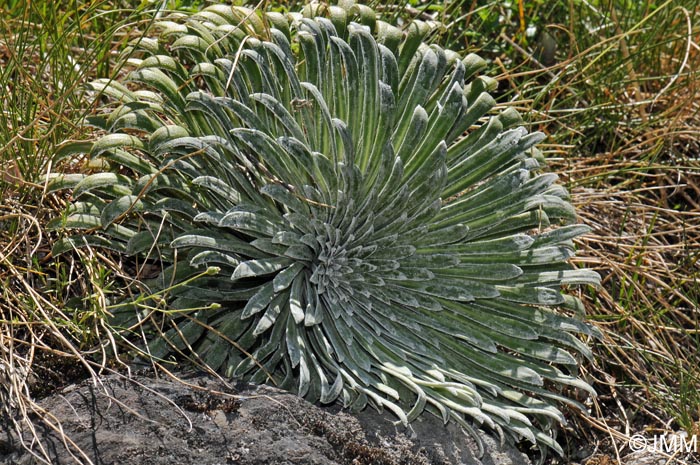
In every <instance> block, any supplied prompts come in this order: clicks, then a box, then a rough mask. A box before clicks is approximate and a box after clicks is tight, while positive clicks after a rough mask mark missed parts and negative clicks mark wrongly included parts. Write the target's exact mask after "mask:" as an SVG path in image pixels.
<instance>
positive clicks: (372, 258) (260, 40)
mask: <svg viewBox="0 0 700 465" xmlns="http://www.w3.org/2000/svg"><path fill="white" fill-rule="evenodd" d="M159 27H160V33H159V35H158V37H157V38H145V39H142V40H140V42H139V43H138V44H137V45H136V46H135V47H136V48H135V49H134V50H133V55H132V57H131V58H130V64H131V65H132V66H133V67H134V69H133V71H131V72H130V74H129V78H128V81H129V82H128V83H120V82H117V81H97V82H95V83H93V84H92V87H93V88H94V89H95V90H96V91H99V93H100V95H104V96H107V97H108V98H109V99H110V102H112V103H110V104H109V105H107V106H105V107H104V110H103V111H102V112H101V113H100V114H99V115H96V116H95V117H93V118H92V119H91V123H92V124H93V125H95V126H98V127H100V128H102V129H103V130H104V131H106V133H107V134H106V135H104V136H102V137H101V138H99V139H98V140H97V141H96V142H94V143H89V144H85V143H79V144H69V145H66V147H64V148H63V150H62V152H61V153H63V154H66V153H71V152H76V151H88V152H89V153H90V154H91V156H92V157H93V158H94V159H99V160H102V161H103V162H105V163H107V164H108V166H109V169H107V170H105V171H104V172H102V173H95V174H86V175H64V176H59V177H57V178H55V179H54V180H53V181H52V188H53V189H60V188H65V187H73V193H74V196H75V198H76V199H77V200H76V202H75V203H74V204H73V205H72V207H71V210H70V211H69V212H68V214H67V215H66V217H65V218H63V219H62V220H61V221H60V223H61V225H62V226H64V227H70V228H78V229H84V230H91V231H94V230H97V233H95V234H92V233H85V234H74V235H72V236H70V237H68V238H67V239H66V240H65V241H64V242H62V243H60V244H58V245H57V247H56V252H61V251H63V250H67V249H69V248H70V247H74V246H80V245H85V244H87V245H91V246H101V247H109V248H112V249H115V250H117V251H121V252H125V253H128V254H131V255H135V256H140V257H149V258H155V257H158V259H159V260H161V262H162V263H164V264H165V265H164V269H163V271H162V273H161V275H160V276H159V278H158V279H156V280H153V281H151V282H149V283H148V284H149V285H150V286H151V290H152V291H153V292H159V293H162V294H163V295H165V296H167V297H168V302H169V305H170V306H169V309H170V311H168V312H163V313H162V314H160V313H158V314H157V315H156V316H153V314H152V313H151V314H150V315H151V320H150V321H151V324H152V325H153V326H154V327H158V328H164V329H163V331H164V332H163V333H162V335H161V337H158V338H155V340H154V341H153V342H152V344H151V351H152V353H153V354H155V355H159V356H165V355H167V353H168V352H171V351H173V350H176V351H181V352H187V351H189V350H192V351H194V353H195V354H196V356H197V357H199V359H200V360H201V361H203V362H204V363H206V364H208V365H209V366H210V367H212V368H214V369H216V370H219V371H221V372H223V373H225V374H227V375H233V376H237V377H241V378H244V379H248V380H252V381H254V382H274V383H276V384H278V385H279V386H282V387H284V388H285V389H289V390H292V391H295V392H298V393H299V395H301V396H304V397H306V398H308V399H309V400H312V401H321V402H332V401H334V400H336V399H342V401H343V402H344V404H345V405H346V406H351V407H353V408H363V407H364V406H365V405H366V404H368V403H369V404H371V405H374V406H375V407H379V408H382V407H384V408H389V409H391V410H392V411H393V412H395V414H396V415H397V416H398V417H399V419H400V420H401V421H403V422H408V421H411V420H412V419H414V418H416V416H418V415H419V414H421V412H423V411H425V410H428V411H430V412H432V413H434V414H436V415H440V416H442V417H443V418H444V419H445V421H448V420H449V419H450V418H451V419H453V420H454V421H458V422H460V423H461V424H463V425H464V426H465V427H468V425H469V424H468V423H467V422H466V421H465V416H467V417H471V418H472V419H473V420H475V421H476V422H477V423H483V424H485V425H487V426H489V427H491V428H494V429H496V430H499V431H503V432H505V433H507V434H508V435H509V436H513V437H515V438H516V439H521V438H526V439H528V440H530V441H532V442H533V443H537V444H539V445H540V446H543V447H546V446H550V447H554V448H555V449H557V448H558V446H557V444H556V442H554V441H553V440H552V438H551V436H550V435H549V434H548V432H549V431H550V430H551V428H552V426H553V424H555V423H556V422H563V420H564V419H563V416H562V414H561V412H560V411H559V409H558V408H557V403H558V402H567V403H575V402H574V401H572V400H570V399H569V398H568V397H567V396H566V395H565V394H564V393H563V392H562V391H561V389H560V388H561V387H562V386H567V385H569V386H575V387H578V388H581V389H584V390H589V391H590V388H589V387H588V385H587V384H586V383H584V382H583V381H581V380H580V379H578V378H577V376H576V366H577V360H576V358H575V357H574V355H576V354H583V355H586V356H588V355H589V352H588V349H587V348H586V346H585V345H584V344H583V343H582V342H581V341H580V340H579V339H578V338H577V337H576V334H577V333H582V334H589V335H590V334H591V333H592V332H593V331H592V329H591V328H590V327H589V326H588V325H586V324H584V323H582V322H580V321H579V320H578V319H575V318H573V317H570V316H565V313H563V312H561V311H559V309H568V312H571V311H578V310H580V302H579V301H578V300H577V299H576V298H574V297H572V296H569V295H566V294H563V293H562V292H561V286H562V285H569V284H596V283H597V281H598V276H597V275H596V274H595V273H592V272H590V271H587V270H577V269H572V268H571V267H570V266H569V265H568V264H567V260H568V259H569V258H570V257H571V256H572V255H573V249H574V247H573V243H572V242H571V240H572V239H573V238H574V237H575V236H577V235H579V234H581V233H583V232H585V231H586V228H585V227H582V226H580V225H576V224H573V223H574V222H575V215H574V211H573V209H572V207H571V205H570V204H569V203H568V201H567V194H566V192H565V190H564V189H563V188H562V187H561V186H560V185H558V184H556V179H557V178H556V176H555V175H553V174H538V169H539V168H540V163H541V157H540V156H539V152H538V151H537V149H536V148H535V147H534V146H535V144H536V143H537V142H538V141H540V140H541V139H542V137H543V136H542V134H540V133H528V132H527V131H526V130H525V129H523V128H522V127H520V126H519V124H520V122H521V120H520V117H519V116H518V114H517V112H515V111H514V110H512V109H505V110H504V109H498V111H494V108H495V102H494V100H493V99H492V98H491V97H490V96H489V94H488V93H487V91H488V89H489V87H490V86H491V85H492V83H493V82H492V80H490V79H489V78H487V77H483V76H479V75H478V71H479V70H480V69H481V68H482V67H483V66H484V62H483V61H482V60H481V59H480V58H478V57H477V56H475V55H468V56H467V57H465V58H462V57H460V56H459V55H458V54H456V53H454V52H452V51H449V50H443V49H442V48H440V47H439V46H437V45H427V44H425V43H423V38H424V37H425V35H426V34H427V33H428V32H429V30H430V25H429V24H426V23H422V22H418V21H417V22H414V23H412V24H411V25H409V26H408V27H407V28H406V29H405V30H403V31H401V30H399V29H397V28H394V27H392V26H390V25H388V24H386V23H383V22H381V21H377V20H376V18H375V14H374V12H373V11H372V10H370V9H368V8H366V7H363V6H360V5H354V6H352V7H350V8H340V7H329V8H321V7H307V8H306V9H305V10H304V12H303V14H291V15H282V14H278V13H267V14H264V15H260V14H258V12H255V11H252V10H248V9H245V8H240V7H230V6H223V5H220V6H213V7H209V8H207V9H206V10H204V11H202V12H200V13H197V14H194V15H191V16H187V15H181V16H175V17H171V18H168V19H167V20H165V21H161V22H160V24H159ZM212 266H216V267H217V268H216V270H218V272H217V273H216V274H215V275H206V276H201V277H199V278H198V279H194V280H193V279H191V278H192V277H193V276H195V275H197V274H198V273H200V274H201V270H202V268H201V267H212ZM211 270H214V269H213V268H211ZM166 291H167V292H166ZM212 302H217V303H219V304H221V306H220V308H219V307H218V306H216V307H212V306H210V305H209V304H211V303H212ZM130 309H131V315H132V316H133V315H136V314H141V313H143V308H141V307H140V306H139V305H137V304H134V305H133V306H131V307H130ZM572 354H573V355H572ZM562 369H563V371H562Z"/></svg>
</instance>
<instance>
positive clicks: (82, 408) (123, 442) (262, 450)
mask: <svg viewBox="0 0 700 465" xmlns="http://www.w3.org/2000/svg"><path fill="white" fill-rule="evenodd" d="M185 380H186V381H187V383H189V386H188V385H185V384H182V383H179V382H175V381H172V380H168V379H163V378H160V379H154V378H151V377H145V376H134V377H133V378H132V379H130V380H129V379H126V378H124V377H121V376H116V375H110V376H107V377H105V378H103V379H102V380H101V383H102V384H101V385H97V386H95V385H93V383H92V382H88V381H86V382H84V383H82V384H80V385H76V386H72V387H71V388H68V389H64V391H63V392H62V393H58V394H54V395H52V396H49V397H47V398H45V399H42V400H41V401H40V402H39V403H40V405H41V406H42V407H43V408H45V409H47V410H48V411H49V412H51V413H52V414H53V415H54V416H55V417H56V418H58V419H60V421H61V423H62V427H63V431H64V433H65V436H66V437H69V438H70V439H71V440H72V441H73V442H74V443H75V445H76V446H78V447H79V448H80V449H81V450H82V452H81V451H79V450H77V448H76V447H70V446H67V445H66V441H64V437H63V436H62V435H60V434H57V433H56V432H55V431H52V430H51V429H50V428H46V427H42V426H41V423H40V422H37V426H38V436H39V439H40V443H41V444H42V446H43V448H44V450H45V451H46V455H48V457H47V459H48V461H49V463H52V464H56V465H60V464H75V463H80V464H90V463H92V464H96V465H97V464H104V465H107V464H120V465H121V464H124V465H131V464H133V465H137V464H138V465H165V464H196V465H223V464H237V465H239V464H240V465H264V464H270V465H275V464H278V465H292V464H305V465H351V464H352V465H370V464H371V465H403V464H405V465H409V464H410V465H413V464H416V465H458V464H467V465H472V464H478V465H481V464H483V465H526V464H529V461H528V460H527V457H526V456H525V455H523V454H522V453H520V452H518V451H517V450H516V449H514V448H512V447H503V448H502V447H500V446H499V444H498V442H497V441H496V440H494V439H493V438H491V437H490V436H488V435H483V439H484V443H485V448H486V452H485V455H484V456H483V457H482V458H481V459H478V458H477V457H476V451H477V447H476V445H475V443H474V441H473V440H472V439H470V438H469V437H468V436H467V435H465V434H464V433H463V432H462V431H461V430H459V428H457V427H456V426H455V425H448V426H447V427H444V426H443V425H442V422H441V421H440V420H439V419H437V418H434V417H431V416H430V415H426V416H425V417H424V418H420V419H418V420H416V421H415V422H414V423H413V424H412V425H411V429H410V430H404V429H403V428H401V427H397V426H395V425H394V424H393V421H392V418H391V417H389V416H388V415H380V414H378V413H377V412H375V411H373V410H366V411H363V412H360V413H359V414H357V415H350V414H349V413H347V412H344V411H339V408H337V407H328V408H320V407H317V406H314V405H311V404H309V403H308V402H306V401H304V400H303V399H300V398H299V397H296V396H294V395H290V394H288V393H285V392H282V391H280V390H278V389H274V388H271V387H266V386H236V387H235V388H234V387H232V386H230V385H227V384H226V383H223V382H221V381H217V380H215V379H213V378H211V377H208V376H203V375H191V376H187V377H186V379H185ZM213 391H216V392H213ZM5 428H6V427H4V426H0V430H2V429H5ZM4 437H6V438H8V439H6V440H4V444H3V445H2V447H0V463H3V464H17V465H28V464H34V463H40V461H39V460H38V459H37V458H36V457H34V456H33V455H32V454H30V453H29V452H28V451H26V450H24V449H23V448H22V447H20V446H19V441H18V439H19V438H18V437H17V436H16V435H13V434H12V432H10V431H5V435H4ZM24 440H25V444H28V443H29V442H28V441H30V440H31V436H30V435H29V434H28V433H27V434H25V435H24ZM32 451H33V452H34V453H35V454H36V453H40V448H39V444H38V443H34V444H33V446H32Z"/></svg>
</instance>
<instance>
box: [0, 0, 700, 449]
mask: <svg viewBox="0 0 700 465" xmlns="http://www.w3.org/2000/svg"><path fill="white" fill-rule="evenodd" d="M129 3H132V2H120V1H117V0H112V1H107V0H100V1H85V0H74V1H72V2H67V3H66V2H52V1H49V0H35V1H32V2H20V1H5V2H2V1H0V10H2V11H0V193H1V194H2V202H1V203H0V284H2V290H1V291H0V293H1V295H0V381H3V382H2V383H0V403H1V404H2V407H3V408H2V410H3V414H4V415H6V419H10V417H9V416H7V415H8V414H9V410H8V408H9V407H12V408H19V409H20V410H22V411H24V412H28V411H30V410H31V409H32V408H36V406H35V404H33V402H32V399H33V398H34V397H35V396H36V395H37V394H40V392H39V391H38V390H37V386H38V384H37V383H36V382H35V380H36V379H42V380H46V379H48V380H53V381H51V382H49V383H45V386H46V387H47V388H49V389H50V388H51V387H52V386H54V385H58V384H60V383H61V382H63V381H62V380H63V379H65V377H66V375H67V373H66V372H65V367H69V366H70V367H73V366H76V365H77V366H79V367H80V368H78V369H77V372H79V373H75V375H76V376H84V375H85V373H87V372H90V371H98V370H99V369H101V368H103V369H104V368H106V367H108V366H110V364H112V363H113V361H114V358H113V356H112V355H113V354H114V352H115V351H116V350H117V348H116V342H114V341H113V340H112V339H111V333H110V331H109V328H108V327H107V325H106V323H105V320H104V316H105V315H106V313H107V312H108V302H109V299H110V297H115V296H118V295H119V294H121V293H123V292H125V285H126V283H128V280H129V277H128V276H124V275H123V271H121V267H120V266H119V263H117V261H118V259H117V258H112V257H108V256H104V255H99V254H97V252H90V251H88V252H83V253H81V254H77V253H76V254H75V255H73V256H67V257H65V258H62V259H61V260H55V259H53V258H52V257H51V255H50V253H49V250H50V248H51V244H52V241H53V240H54V239H55V237H54V233H52V232H49V231H47V230H46V229H45V224H46V222H47V221H48V220H49V219H50V218H52V217H54V216H56V215H58V214H60V212H61V211H62V210H63V208H64V207H65V200H66V199H65V198H61V197H60V196H46V195H44V184H43V183H44V182H45V179H46V177H47V175H48V174H49V173H51V172H55V171H72V170H73V171H74V170H80V169H84V167H85V163H86V160H82V159H68V160H61V161H57V157H56V154H57V153H59V152H60V144H61V142H62V141H64V140H67V139H82V138H85V137H88V134H87V133H86V129H85V128H83V127H82V126H81V125H80V124H79V122H80V121H81V119H82V118H83V117H84V116H85V115H86V114H88V113H89V112H90V111H91V108H89V106H87V105H86V101H87V100H86V99H85V98H84V97H85V96H84V94H83V90H82V89H83V88H82V84H83V83H85V82H86V81H87V80H90V79H93V78H96V77H114V76H117V75H118V74H119V73H120V70H119V68H118V65H117V63H118V60H117V57H118V55H119V52H120V51H121V50H123V48H124V46H125V44H126V43H127V42H128V41H130V40H133V39H136V38H138V37H139V36H140V35H141V34H143V33H145V32H146V31H147V30H148V27H149V25H150V23H151V21H153V19H154V18H155V16H156V15H158V14H159V11H160V9H163V8H170V9H187V10H192V9H197V8H199V7H201V6H202V5H204V4H207V3H208V2H205V1H184V0H183V1H173V0H171V1H166V2H163V1H157V2H145V1H144V2H143V3H142V4H141V5H140V6H139V7H138V8H136V9H133V6H132V7H131V8H129ZM301 3H302V2H294V3H293V2H261V5H262V6H264V7H267V8H277V9H282V10H284V9H290V10H294V9H296V7H298V6H299V5H300V4H301ZM696 4H697V2H696V1H694V0H667V1H664V2H651V1H639V2H633V1H627V0H614V1H611V0H608V1H595V0H556V1H551V2H543V1H509V2H507V1H500V0H499V1H496V0H491V1H486V0H455V1H448V0H440V1H437V0H436V1H432V2H421V1H413V0H411V1H409V2H406V3H405V4H402V5H400V6H398V7H392V8H389V7H386V6H384V5H382V4H379V2H376V5H375V7H376V8H377V9H378V11H380V12H381V14H382V16H383V17H385V19H387V20H388V21H392V22H397V23H401V22H402V21H406V20H408V19H411V18H418V19H421V20H424V21H429V22H431V23H433V24H434V25H435V31H434V37H433V40H436V41H439V42H440V43H442V44H444V45H445V46H448V47H449V48H452V49H454V50H457V51H460V52H476V53H479V54H480V55H482V56H483V57H484V58H486V59H488V61H489V65H490V75H491V76H493V77H495V79H496V80H497V82H498V88H497V91H496V92H495V94H496V96H497V98H498V100H499V102H500V103H501V104H502V105H512V106H516V107H517V108H519V109H520V110H521V111H522V113H523V114H524V115H525V117H526V120H527V124H529V125H530V126H531V127H532V129H535V130H541V131H544V132H545V133H547V134H548V135H549V137H548V139H547V140H546V141H545V143H544V144H543V146H542V148H543V149H544V151H545V154H546V155H547V157H548V161H549V163H550V169H553V170H555V171H556V172H558V173H559V174H560V176H561V178H562V181H563V182H564V183H565V184H566V185H567V186H568V187H569V189H570V190H571V192H572V199H573V201H574V203H575V204H576V206H577V208H578V210H579V212H580V214H581V218H582V221H583V222H584V223H586V224H588V225H590V226H591V227H592V228H593V232H592V233H591V234H589V235H588V236H586V237H585V238H583V239H581V240H580V241H579V242H578V245H579V249H580V250H579V256H578V257H577V259H576V260H577V262H578V263H580V264H581V265H585V266H588V267H592V268H595V269H596V270H598V271H599V272H600V273H601V275H602V276H603V278H604V279H603V288H602V289H599V290H583V291H577V292H582V294H583V295H582V297H583V298H584V301H585V302H586V310H587V313H588V317H589V318H590V319H591V320H593V321H594V322H595V323H596V324H597V325H598V326H599V327H600V328H601V329H602V330H603V332H604V334H605V339H604V340H603V341H601V342H599V343H597V345H596V347H595V350H596V354H597V362H596V363H595V364H594V365H591V366H586V367H585V370H586V376H587V377H589V378H590V380H591V382H592V383H593V384H594V386H595V387H596V389H597V390H598V392H599V393H600V396H599V398H598V399H597V400H595V401H594V402H595V403H594V404H593V405H592V406H591V408H592V411H593V413H594V418H592V419H582V418H576V417H574V418H572V420H573V422H572V428H571V430H570V431H569V434H568V435H566V437H565V439H566V440H568V441H570V442H571V451H570V452H571V454H572V456H571V457H570V458H571V459H572V460H573V459H574V458H576V456H575V453H576V452H577V451H578V450H580V449H581V445H582V444H593V445H599V446H600V448H599V451H598V452H596V454H594V455H596V456H609V457H610V458H611V459H613V460H620V457H622V456H624V454H625V453H626V451H625V449H624V446H625V444H626V440H625V437H628V436H630V435H632V434H634V433H638V432H642V433H644V434H649V435H651V434H659V432H661V431H686V432H688V434H700V395H699V394H698V388H700V368H698V366H699V365H700V364H699V362H700V354H699V353H698V351H699V347H700V344H699V342H700V324H698V315H699V304H698V302H699V301H700V265H699V264H698V258H699V257H700V200H699V199H700V158H699V157H700V155H699V154H700V114H699V110H700V99H699V98H698V92H700V88H699V87H700V80H699V79H698V74H697V73H698V71H697V70H699V69H700V62H699V61H700V57H699V53H700V47H699V46H698V42H699V40H700V10H699V9H698V6H697V5H696ZM76 361H79V362H80V363H79V364H76ZM3 396H4V397H3ZM8 399H15V400H14V401H13V403H10V402H9V400H8ZM13 421H15V422H16V425H17V427H18V428H31V423H30V422H24V423H23V422H22V421H17V420H13ZM591 425H592V426H593V428H590V426H591ZM643 428H647V430H645V431H642V429H643ZM591 450H592V449H591ZM588 454H589V455H590V450H589V452H588ZM582 457H585V455H584V456H582Z"/></svg>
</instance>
